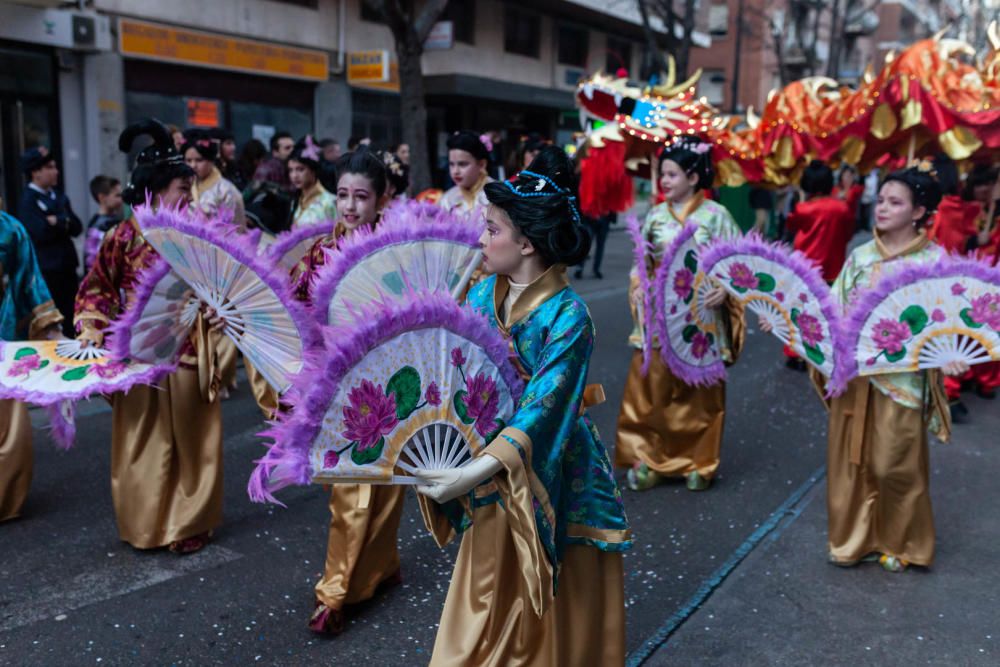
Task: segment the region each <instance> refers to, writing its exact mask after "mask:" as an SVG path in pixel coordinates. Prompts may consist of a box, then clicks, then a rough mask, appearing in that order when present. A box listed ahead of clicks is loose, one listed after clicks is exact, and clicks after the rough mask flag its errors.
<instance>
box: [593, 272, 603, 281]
mask: <svg viewBox="0 0 1000 667" xmlns="http://www.w3.org/2000/svg"><path fill="white" fill-rule="evenodd" d="M594 277H595V278H597V279H598V280H604V274H603V273H601V272H600V271H594Z"/></svg>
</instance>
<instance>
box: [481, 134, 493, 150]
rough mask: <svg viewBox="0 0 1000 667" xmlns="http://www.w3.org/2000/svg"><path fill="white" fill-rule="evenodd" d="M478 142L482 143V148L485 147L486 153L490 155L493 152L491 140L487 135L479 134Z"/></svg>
mask: <svg viewBox="0 0 1000 667" xmlns="http://www.w3.org/2000/svg"><path fill="white" fill-rule="evenodd" d="M479 141H481V142H482V143H483V146H486V152H487V153H492V152H493V139H491V138H490V135H488V134H480V135H479Z"/></svg>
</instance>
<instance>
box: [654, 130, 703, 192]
mask: <svg viewBox="0 0 1000 667" xmlns="http://www.w3.org/2000/svg"><path fill="white" fill-rule="evenodd" d="M664 160H670V161H671V162H676V163H677V165H678V166H680V168H681V169H683V170H684V173H685V174H687V175H688V176H690V175H692V174H694V175H697V176H698V182H697V183H696V184H695V188H696V189H698V190H705V189H707V188H710V187H712V183H713V182H714V181H715V169H714V168H713V167H712V145H711V144H709V143H706V142H704V141H702V140H701V139H699V138H698V137H681V138H680V139H678V140H677V141H675V142H674V143H672V144H670V145H669V146H664V147H663V151H662V152H661V153H660V163H659V166H660V167H662V166H663V161H664Z"/></svg>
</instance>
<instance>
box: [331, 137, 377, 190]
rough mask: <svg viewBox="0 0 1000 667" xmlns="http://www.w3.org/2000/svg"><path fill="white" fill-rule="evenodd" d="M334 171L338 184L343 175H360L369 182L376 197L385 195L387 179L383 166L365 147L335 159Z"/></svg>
mask: <svg viewBox="0 0 1000 667" xmlns="http://www.w3.org/2000/svg"><path fill="white" fill-rule="evenodd" d="M335 169H336V172H337V181H338V182H339V181H340V177H341V176H343V175H344V174H360V175H362V176H364V177H366V178H367V179H368V180H369V181H371V183H372V187H373V188H375V195H376V196H377V197H381V196H382V195H384V194H385V190H386V185H387V181H386V179H387V178H388V176H387V175H386V168H385V164H383V163H382V160H380V159H379V158H378V156H377V155H376V154H375V153H373V152H371V151H370V150H368V147H367V146H360V147H358V149H357V150H355V151H352V152H350V153H344V154H343V155H341V156H340V157H339V158H337V162H336V164H335Z"/></svg>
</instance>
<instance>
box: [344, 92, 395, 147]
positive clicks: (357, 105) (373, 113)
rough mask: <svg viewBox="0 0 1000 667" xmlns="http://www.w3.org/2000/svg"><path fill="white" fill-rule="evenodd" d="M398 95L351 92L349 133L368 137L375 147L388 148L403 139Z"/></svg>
mask: <svg viewBox="0 0 1000 667" xmlns="http://www.w3.org/2000/svg"><path fill="white" fill-rule="evenodd" d="M400 113H401V111H400V105H399V96H398V95H385V94H381V93H372V92H368V91H364V90H354V91H353V93H352V94H351V134H352V135H353V136H356V137H369V138H370V139H371V140H372V145H373V146H375V147H376V148H389V147H390V146H392V145H393V144H398V143H399V142H400V141H402V140H403V125H402V123H401V122H400Z"/></svg>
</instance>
